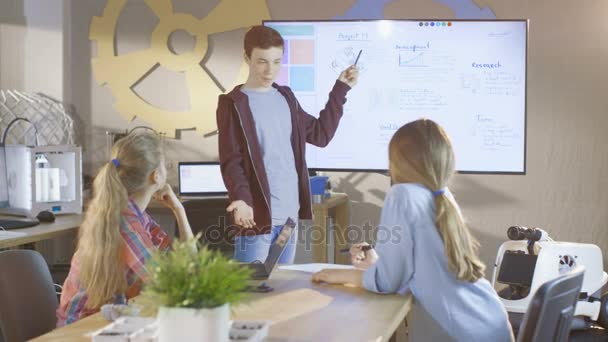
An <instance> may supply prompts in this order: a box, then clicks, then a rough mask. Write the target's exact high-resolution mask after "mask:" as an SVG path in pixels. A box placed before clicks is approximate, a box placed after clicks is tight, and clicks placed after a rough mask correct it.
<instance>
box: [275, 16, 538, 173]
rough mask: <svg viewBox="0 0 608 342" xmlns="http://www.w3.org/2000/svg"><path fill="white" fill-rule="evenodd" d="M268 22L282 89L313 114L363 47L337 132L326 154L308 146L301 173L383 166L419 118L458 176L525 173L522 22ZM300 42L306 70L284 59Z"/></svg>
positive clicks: (524, 37) (295, 51)
mask: <svg viewBox="0 0 608 342" xmlns="http://www.w3.org/2000/svg"><path fill="white" fill-rule="evenodd" d="M267 25H271V26H272V27H274V28H276V29H277V30H279V31H280V32H281V33H282V34H283V36H284V37H285V39H286V42H287V45H288V48H287V50H288V52H289V53H288V54H289V56H288V58H287V63H285V64H284V66H283V67H284V68H285V72H284V74H285V75H289V77H286V79H285V83H286V84H288V85H290V86H291V87H292V89H294V91H295V93H296V96H297V97H298V100H299V101H300V103H301V105H302V107H303V108H304V109H305V110H307V111H308V112H309V113H310V114H311V115H315V116H317V115H318V113H319V111H320V110H322V109H323V108H324V106H325V103H326V101H327V95H328V93H329V91H330V90H331V88H332V87H333V84H334V83H335V81H336V78H337V76H338V75H339V73H340V72H341V71H342V70H344V69H346V68H347V67H348V66H349V65H351V64H352V63H353V62H354V60H355V59H356V57H357V55H358V53H359V51H362V53H361V57H360V59H359V61H358V66H359V68H360V72H361V73H360V78H359V83H358V84H357V86H356V87H355V88H353V89H352V90H351V91H350V92H349V94H348V101H347V103H346V104H345V110H344V115H343V117H342V120H341V122H340V126H339V128H338V131H337V132H336V135H335V137H334V139H333V140H332V141H331V143H330V144H329V145H328V146H327V147H326V148H324V149H319V148H316V147H314V146H308V147H307V161H308V166H309V167H311V168H318V169H336V170H384V169H387V167H388V160H387V155H388V151H387V149H388V142H389V141H390V138H391V137H392V135H393V134H394V132H395V131H396V130H397V129H398V128H399V127H401V125H403V124H405V123H407V122H409V121H412V120H416V119H418V118H422V117H426V118H430V119H432V120H435V121H437V122H438V123H439V124H440V125H442V126H443V127H444V128H445V130H446V131H447V133H448V135H449V136H450V138H451V140H452V143H453V146H454V150H455V153H456V167H457V169H458V170H459V171H465V172H507V173H522V172H525V118H526V108H525V103H526V42H527V22H526V21H522V20H520V21H407V20H405V21H391V20H389V21H385V20H381V21H353V22H331V21H326V22H277V21H275V22H268V23H267ZM302 41H307V42H309V44H308V45H307V46H308V49H309V51H307V52H306V53H308V54H309V55H310V59H309V60H308V64H306V65H300V64H298V63H296V62H294V63H292V62H291V61H292V60H293V61H297V60H298V58H296V57H295V56H298V55H300V54H301V53H302V52H299V50H298V48H297V47H298V46H301V45H302V43H301V42H302ZM291 56H294V58H292V57H291ZM302 68H307V69H306V70H307V73H308V74H307V77H308V78H307V79H309V80H310V82H309V83H308V86H307V87H302V86H301V83H302V81H301V80H302V79H303V78H302V76H301V75H300V73H301V69H302ZM292 76H293V77H292Z"/></svg>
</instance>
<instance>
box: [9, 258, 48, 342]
mask: <svg viewBox="0 0 608 342" xmlns="http://www.w3.org/2000/svg"><path fill="white" fill-rule="evenodd" d="M0 303H2V304H1V305H0V333H1V335H2V336H0V341H1V340H4V341H6V342H20V341H25V340H29V339H31V338H34V337H37V336H40V335H42V334H44V333H47V332H49V331H51V330H53V329H54V328H55V325H56V323H57V318H56V316H55V310H56V309H57V306H58V305H59V303H58V301H57V295H56V293H55V287H54V285H53V280H52V278H51V273H50V272H49V268H48V266H47V264H46V261H45V260H44V258H43V257H42V255H40V253H38V252H36V251H32V250H8V251H4V252H0Z"/></svg>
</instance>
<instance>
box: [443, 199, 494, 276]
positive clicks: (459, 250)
mask: <svg viewBox="0 0 608 342" xmlns="http://www.w3.org/2000/svg"><path fill="white" fill-rule="evenodd" d="M435 210H436V214H437V217H436V224H437V229H438V231H439V235H441V238H442V240H443V244H444V247H445V254H446V256H447V258H448V268H449V270H450V271H452V272H453V273H454V274H455V275H456V277H457V278H458V279H460V280H463V281H469V282H475V281H477V280H479V279H480V278H482V277H483V276H484V273H483V272H484V270H485V265H484V264H483V263H482V262H481V260H480V259H479V257H478V256H477V255H478V249H479V243H478V242H477V240H475V238H474V237H473V236H472V235H471V233H470V231H469V228H468V227H467V225H466V223H465V222H464V218H463V217H462V214H461V212H460V208H459V207H458V204H457V203H456V201H455V200H454V198H453V197H452V196H451V195H449V194H443V195H439V196H436V197H435Z"/></svg>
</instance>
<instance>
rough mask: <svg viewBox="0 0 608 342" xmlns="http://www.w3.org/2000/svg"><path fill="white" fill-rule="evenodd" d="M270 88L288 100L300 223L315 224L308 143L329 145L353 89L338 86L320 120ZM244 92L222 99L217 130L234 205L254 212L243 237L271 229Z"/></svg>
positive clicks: (260, 162)
mask: <svg viewBox="0 0 608 342" xmlns="http://www.w3.org/2000/svg"><path fill="white" fill-rule="evenodd" d="M272 86H273V87H274V88H276V89H277V90H278V91H279V92H280V93H281V94H282V95H283V96H284V97H285V99H286V100H287V104H288V105H289V109H290V111H291V127H292V134H291V146H292V148H293V155H294V160H295V163H296V171H297V172H298V190H299V198H300V212H299V216H300V217H299V218H301V219H312V205H311V196H310V185H309V180H308V167H307V166H306V143H307V142H308V143H311V144H313V145H316V146H320V147H324V146H327V144H328V143H329V142H330V141H331V139H332V138H333V136H334V134H335V133H336V129H337V128H338V122H339V121H340V118H341V117H342V112H343V108H344V103H345V102H346V93H347V92H348V91H349V90H350V87H349V86H348V85H347V84H346V83H344V82H342V81H339V80H338V81H336V84H335V85H334V87H333V89H332V90H331V92H330V93H329V100H328V101H327V104H326V105H325V109H323V110H322V111H321V113H320V114H319V118H318V119H317V118H315V117H314V116H312V115H310V114H308V113H306V112H305V111H304V110H303V109H302V107H301V106H300V104H299V103H298V100H297V99H296V97H295V96H294V94H293V92H292V91H291V89H289V87H286V86H279V85H277V84H276V83H273V85H272ZM240 87H241V86H236V87H235V88H234V89H233V90H232V91H231V92H229V93H228V94H224V95H220V96H219V100H218V106H217V127H218V129H219V139H218V140H219V141H218V145H219V156H220V165H221V169H222V176H223V178H224V184H225V185H226V188H227V189H228V196H229V198H230V201H231V202H232V201H236V200H243V201H244V202H245V203H247V204H248V205H249V206H250V207H252V208H253V219H254V220H255V222H256V224H257V227H254V228H252V229H245V228H243V229H241V231H240V233H239V235H245V234H252V233H253V234H267V233H270V229H271V225H272V215H271V213H270V208H271V206H270V190H269V186H268V179H267V175H266V170H265V168H264V162H263V159H262V151H261V148H260V144H259V142H258V139H257V134H256V130H255V124H254V121H253V115H252V113H251V109H250V108H249V101H248V98H247V95H245V94H243V93H242V92H241V91H240V90H239V88H240ZM294 219H298V218H297V217H294Z"/></svg>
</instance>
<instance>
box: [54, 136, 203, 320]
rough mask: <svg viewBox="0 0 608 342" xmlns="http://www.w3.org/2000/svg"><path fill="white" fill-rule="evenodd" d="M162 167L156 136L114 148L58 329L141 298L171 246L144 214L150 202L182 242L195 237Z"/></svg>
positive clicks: (100, 177)
mask: <svg viewBox="0 0 608 342" xmlns="http://www.w3.org/2000/svg"><path fill="white" fill-rule="evenodd" d="M164 162H165V158H164V154H163V148H162V141H161V140H160V138H159V137H158V136H157V135H156V134H152V133H137V132H133V133H131V134H129V135H127V136H126V137H124V138H122V139H120V140H119V141H118V142H116V144H115V145H114V146H113V147H112V159H111V160H110V161H108V162H106V163H105V164H104V165H103V166H102V167H101V169H100V170H99V173H98V174H97V176H96V177H95V181H94V182H93V199H92V200H91V202H90V204H89V206H88V208H87V210H86V215H85V218H84V221H83V223H82V225H81V226H80V231H79V239H78V247H77V250H76V252H75V253H74V256H73V258H72V263H71V268H70V272H69V274H68V277H67V278H66V280H65V283H64V287H63V291H62V294H61V301H60V305H59V308H58V309H57V318H58V322H57V325H58V326H62V325H65V324H69V323H72V322H74V321H76V320H78V319H80V318H83V317H85V316H88V315H90V314H92V313H94V312H96V311H98V310H99V308H100V307H101V306H102V305H103V304H106V303H114V302H121V301H124V299H125V298H126V299H128V298H132V297H134V296H136V295H138V294H139V292H140V290H141V286H142V283H143V281H144V280H145V278H146V275H147V269H146V266H145V263H146V261H147V260H148V258H149V257H150V255H151V253H152V252H153V251H154V250H156V249H162V250H166V249H168V248H169V247H170V245H171V238H170V237H169V236H168V235H167V234H166V233H165V232H163V230H161V228H160V227H159V226H158V224H157V223H156V222H154V220H153V219H152V218H151V217H150V215H148V213H146V211H145V210H146V208H147V206H148V204H149V203H150V200H151V199H152V198H155V199H157V200H158V201H160V202H161V203H162V204H164V205H165V206H166V207H168V208H169V209H171V210H172V212H173V214H174V215H175V218H176V221H177V226H178V229H179V236H180V239H188V238H191V237H192V230H191V229H190V225H189V224H188V220H187V218H186V214H185V211H184V207H183V206H182V204H181V202H180V201H179V200H178V199H177V197H176V196H175V193H174V192H173V190H172V189H171V187H170V186H169V185H168V184H166V177H167V170H166V168H165V165H164Z"/></svg>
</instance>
